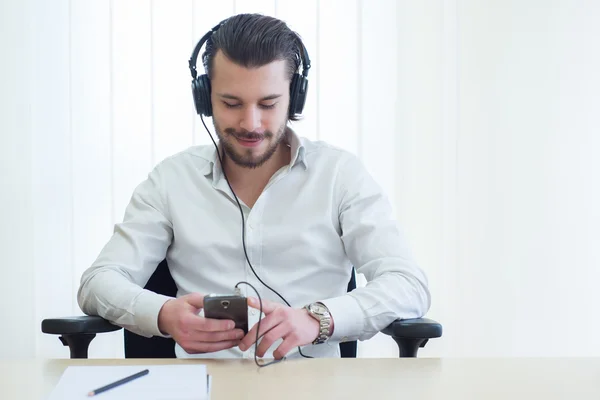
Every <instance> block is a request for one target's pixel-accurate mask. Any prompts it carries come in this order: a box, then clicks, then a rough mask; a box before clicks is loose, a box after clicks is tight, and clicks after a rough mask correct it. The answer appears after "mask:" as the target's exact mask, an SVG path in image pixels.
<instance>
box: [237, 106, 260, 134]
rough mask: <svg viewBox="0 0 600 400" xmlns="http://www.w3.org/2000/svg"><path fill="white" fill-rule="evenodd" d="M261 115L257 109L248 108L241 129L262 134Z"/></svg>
mask: <svg viewBox="0 0 600 400" xmlns="http://www.w3.org/2000/svg"><path fill="white" fill-rule="evenodd" d="M260 126H261V113H260V110H258V109H257V108H256V107H246V109H245V110H244V114H243V116H242V120H241V122H240V127H241V128H242V129H245V130H246V131H248V132H260Z"/></svg>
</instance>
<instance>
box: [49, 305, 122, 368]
mask: <svg viewBox="0 0 600 400" xmlns="http://www.w3.org/2000/svg"><path fill="white" fill-rule="evenodd" d="M119 329H121V327H120V326H117V325H114V324H111V323H110V322H108V321H107V320H105V319H104V318H102V317H98V316H88V315H82V316H78V317H65V318H48V319H45V320H43V321H42V332H44V333H50V334H54V335H60V336H59V339H60V341H61V342H62V344H63V345H65V346H69V350H70V351H71V358H87V357H88V347H89V345H90V342H91V341H92V339H94V338H95V337H96V334H97V333H105V332H113V331H118V330H119Z"/></svg>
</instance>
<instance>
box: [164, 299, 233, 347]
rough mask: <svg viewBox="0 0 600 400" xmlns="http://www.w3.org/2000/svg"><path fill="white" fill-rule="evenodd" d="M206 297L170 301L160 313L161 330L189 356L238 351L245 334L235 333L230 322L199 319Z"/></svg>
mask: <svg viewBox="0 0 600 400" xmlns="http://www.w3.org/2000/svg"><path fill="white" fill-rule="evenodd" d="M202 307H204V296H203V295H201V294H199V293H191V294H188V295H185V296H182V297H180V298H178V299H172V300H168V301H167V302H166V303H165V304H164V305H163V306H162V308H161V309H160V312H159V313H158V329H160V331H161V332H163V333H165V334H168V335H171V337H173V339H175V341H176V342H177V343H179V345H180V346H181V347H182V348H183V349H184V350H185V351H186V352H187V353H189V354H194V353H212V352H215V351H219V350H225V349H229V348H232V347H235V346H237V345H238V344H239V342H240V339H241V338H243V337H244V331H242V330H241V329H234V327H235V323H234V322H233V321H231V320H219V319H211V318H204V317H201V316H199V315H198V312H199V311H200V309H202Z"/></svg>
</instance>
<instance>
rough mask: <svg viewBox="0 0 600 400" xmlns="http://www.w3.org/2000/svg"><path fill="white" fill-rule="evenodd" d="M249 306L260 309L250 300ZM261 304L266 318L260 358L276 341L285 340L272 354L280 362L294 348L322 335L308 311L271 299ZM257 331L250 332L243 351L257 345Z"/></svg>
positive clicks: (262, 326) (242, 345)
mask: <svg viewBox="0 0 600 400" xmlns="http://www.w3.org/2000/svg"><path fill="white" fill-rule="evenodd" d="M248 305H249V306H250V307H252V308H255V309H257V310H260V304H259V302H258V299H255V298H253V297H249V298H248ZM262 305H263V310H262V311H263V313H264V314H265V318H264V319H262V320H261V321H260V332H259V338H260V337H262V340H261V341H260V343H259V345H258V349H257V351H256V356H257V357H264V355H265V353H266V352H267V350H268V349H269V348H270V347H271V345H273V343H275V341H277V340H279V339H283V342H282V343H281V344H280V345H279V347H277V349H275V351H274V352H273V356H274V357H275V358H276V359H278V360H279V359H281V358H283V357H284V356H285V355H286V354H287V353H288V352H289V351H290V350H291V349H293V348H294V347H296V346H304V345H306V344H309V343H312V342H313V341H314V340H315V339H316V338H317V336H318V335H319V322H318V321H317V320H316V319H314V318H313V317H311V316H310V315H308V311H306V310H305V309H303V308H301V309H296V308H291V307H288V306H286V305H283V304H279V303H275V302H272V301H268V300H263V301H262ZM257 329H258V324H256V325H254V326H253V327H252V329H250V331H249V332H248V334H247V335H246V336H245V337H244V338H243V339H242V341H241V343H240V345H239V347H240V350H242V351H246V350H247V349H249V348H250V346H252V345H254V343H255V342H256V330H257Z"/></svg>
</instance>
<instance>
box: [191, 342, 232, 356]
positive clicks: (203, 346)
mask: <svg viewBox="0 0 600 400" xmlns="http://www.w3.org/2000/svg"><path fill="white" fill-rule="evenodd" d="M238 344H239V340H228V341H224V342H190V343H187V344H185V345H181V347H182V348H183V349H184V350H185V351H186V352H187V353H189V354H195V353H213V352H215V351H221V350H226V349H230V348H232V347H235V346H237V345H238Z"/></svg>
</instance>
